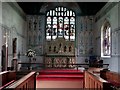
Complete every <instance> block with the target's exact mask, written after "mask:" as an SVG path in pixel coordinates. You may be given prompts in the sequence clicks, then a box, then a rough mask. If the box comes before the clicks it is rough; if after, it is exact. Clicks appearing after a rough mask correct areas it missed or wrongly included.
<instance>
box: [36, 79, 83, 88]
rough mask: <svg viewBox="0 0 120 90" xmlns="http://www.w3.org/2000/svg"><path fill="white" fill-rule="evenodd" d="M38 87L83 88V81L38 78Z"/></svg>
mask: <svg viewBox="0 0 120 90" xmlns="http://www.w3.org/2000/svg"><path fill="white" fill-rule="evenodd" d="M36 88H83V81H82V80H80V81H79V80H77V81H70V80H69V81H52V80H51V81H50V80H49V81H46V80H41V81H40V80H36Z"/></svg>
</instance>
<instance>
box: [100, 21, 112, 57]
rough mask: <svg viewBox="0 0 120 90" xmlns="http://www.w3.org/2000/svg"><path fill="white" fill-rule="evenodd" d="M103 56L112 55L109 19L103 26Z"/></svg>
mask: <svg viewBox="0 0 120 90" xmlns="http://www.w3.org/2000/svg"><path fill="white" fill-rule="evenodd" d="M101 57H111V26H110V23H109V22H108V21H105V22H104V24H103V26H102V28H101Z"/></svg>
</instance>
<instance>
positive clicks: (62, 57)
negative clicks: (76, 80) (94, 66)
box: [44, 38, 76, 68]
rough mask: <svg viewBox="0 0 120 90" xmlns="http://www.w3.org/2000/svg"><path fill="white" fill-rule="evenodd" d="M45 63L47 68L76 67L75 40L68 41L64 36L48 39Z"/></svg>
mask: <svg viewBox="0 0 120 90" xmlns="http://www.w3.org/2000/svg"><path fill="white" fill-rule="evenodd" d="M44 63H45V67H46V68H74V65H72V64H75V63H76V60H75V47H74V41H66V40H65V39H64V38H58V39H56V40H53V41H47V42H46V55H45V60H44Z"/></svg>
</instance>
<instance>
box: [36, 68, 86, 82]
mask: <svg viewBox="0 0 120 90" xmlns="http://www.w3.org/2000/svg"><path fill="white" fill-rule="evenodd" d="M83 78H84V74H83V72H81V71H80V70H74V69H54V70H53V69H47V70H41V71H40V72H39V75H38V77H37V78H36V79H37V80H83Z"/></svg>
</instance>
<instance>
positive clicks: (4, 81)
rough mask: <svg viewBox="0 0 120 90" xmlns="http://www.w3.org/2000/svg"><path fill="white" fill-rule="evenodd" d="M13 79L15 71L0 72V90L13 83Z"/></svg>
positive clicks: (14, 78)
mask: <svg viewBox="0 0 120 90" xmlns="http://www.w3.org/2000/svg"><path fill="white" fill-rule="evenodd" d="M15 80H16V73H15V72H14V71H3V72H0V90H1V89H4V88H5V87H6V86H8V85H9V84H11V83H13V82H14V81H15Z"/></svg>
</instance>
